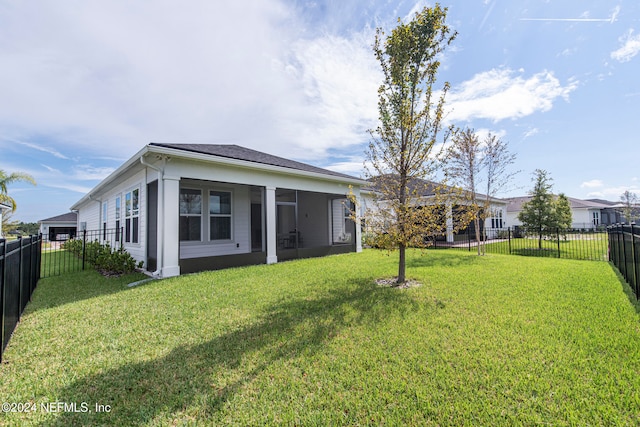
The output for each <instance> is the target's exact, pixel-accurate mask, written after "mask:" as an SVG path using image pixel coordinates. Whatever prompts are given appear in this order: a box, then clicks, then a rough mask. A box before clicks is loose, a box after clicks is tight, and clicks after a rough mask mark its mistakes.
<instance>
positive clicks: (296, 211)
mask: <svg viewBox="0 0 640 427" xmlns="http://www.w3.org/2000/svg"><path fill="white" fill-rule="evenodd" d="M364 184H366V182H365V181H362V180H360V179H358V178H354V177H351V176H348V175H344V174H341V173H337V172H333V171H329V170H325V169H321V168H317V167H314V166H311V165H307V164H304V163H300V162H295V161H292V160H287V159H284V158H281V157H276V156H272V155H269V154H266V153H262V152H259V151H255V150H250V149H247V148H243V147H240V146H237V145H209V144H156V143H152V144H149V145H146V146H145V147H144V148H142V149H141V150H140V151H139V152H138V153H137V154H136V155H134V156H133V157H132V158H131V159H129V160H128V161H127V162H125V163H124V164H123V165H122V166H120V167H119V168H118V169H117V170H116V171H114V172H113V173H112V174H111V175H109V176H108V177H107V178H106V179H104V180H103V181H102V182H100V183H99V184H98V185H97V186H96V187H95V188H94V189H93V190H91V192H90V193H89V194H87V195H86V196H84V197H83V198H82V199H81V200H80V201H78V202H77V203H76V204H75V205H73V206H72V208H71V209H72V210H74V211H77V213H78V219H77V224H78V227H79V229H87V230H95V229H103V228H104V229H113V228H116V229H118V228H120V227H123V228H124V236H122V237H123V240H124V242H123V244H124V248H125V249H126V250H127V251H128V252H129V253H130V254H131V255H132V256H133V257H134V258H135V259H136V260H138V261H142V262H143V263H144V266H145V268H146V269H147V271H149V272H152V273H153V274H154V275H156V276H160V277H170V276H177V275H179V274H182V273H189V272H195V271H201V270H213V269H218V268H224V267H229V266H238V265H248V264H264V263H267V264H271V263H276V262H278V261H282V260H288V259H294V258H302V257H315V256H323V255H326V254H334V253H344V252H354V251H358V252H359V251H361V243H360V241H361V239H360V224H359V223H354V222H353V221H351V220H350V219H349V216H348V212H346V211H345V203H347V197H346V196H347V194H349V191H350V188H352V191H353V193H354V194H355V195H356V197H359V195H360V187H361V186H362V185H364Z"/></svg>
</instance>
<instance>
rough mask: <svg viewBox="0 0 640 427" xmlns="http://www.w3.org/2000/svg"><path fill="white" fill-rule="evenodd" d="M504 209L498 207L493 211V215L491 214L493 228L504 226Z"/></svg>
mask: <svg viewBox="0 0 640 427" xmlns="http://www.w3.org/2000/svg"><path fill="white" fill-rule="evenodd" d="M502 226H503V223H502V210H501V209H498V210H495V211H493V215H492V216H491V228H502Z"/></svg>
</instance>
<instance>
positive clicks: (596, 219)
mask: <svg viewBox="0 0 640 427" xmlns="http://www.w3.org/2000/svg"><path fill="white" fill-rule="evenodd" d="M592 219H593V225H600V212H598V211H593V213H592Z"/></svg>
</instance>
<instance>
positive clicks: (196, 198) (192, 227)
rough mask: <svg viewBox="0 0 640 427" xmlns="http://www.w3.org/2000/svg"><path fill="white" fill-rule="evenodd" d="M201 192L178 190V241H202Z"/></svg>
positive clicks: (185, 189) (187, 189) (186, 189)
mask: <svg viewBox="0 0 640 427" xmlns="http://www.w3.org/2000/svg"><path fill="white" fill-rule="evenodd" d="M201 229H202V192H201V191H200V190H192V189H189V188H182V189H180V241H200V240H202V233H201Z"/></svg>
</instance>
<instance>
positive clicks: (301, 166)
mask: <svg viewBox="0 0 640 427" xmlns="http://www.w3.org/2000/svg"><path fill="white" fill-rule="evenodd" d="M149 145H151V146H154V147H165V148H172V149H175V150H182V151H189V152H192V153H199V154H208V155H211V156H216V157H225V158H229V159H236V160H244V161H247V162H253V163H260V164H264V165H270V166H279V167H283V168H288V169H295V170H299V171H304V172H314V173H319V174H323V175H331V176H337V177H341V178H348V179H358V178H356V177H354V176H351V175H346V174H343V173H339V172H334V171H330V170H327V169H322V168H319V167H316V166H311V165H308V164H306V163H301V162H296V161H294V160H289V159H285V158H282V157H278V156H273V155H271V154H267V153H263V152H261V151H256V150H251V149H249V148H245V147H241V146H239V145H231V144H160V143H155V142H152V143H151V144H149Z"/></svg>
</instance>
